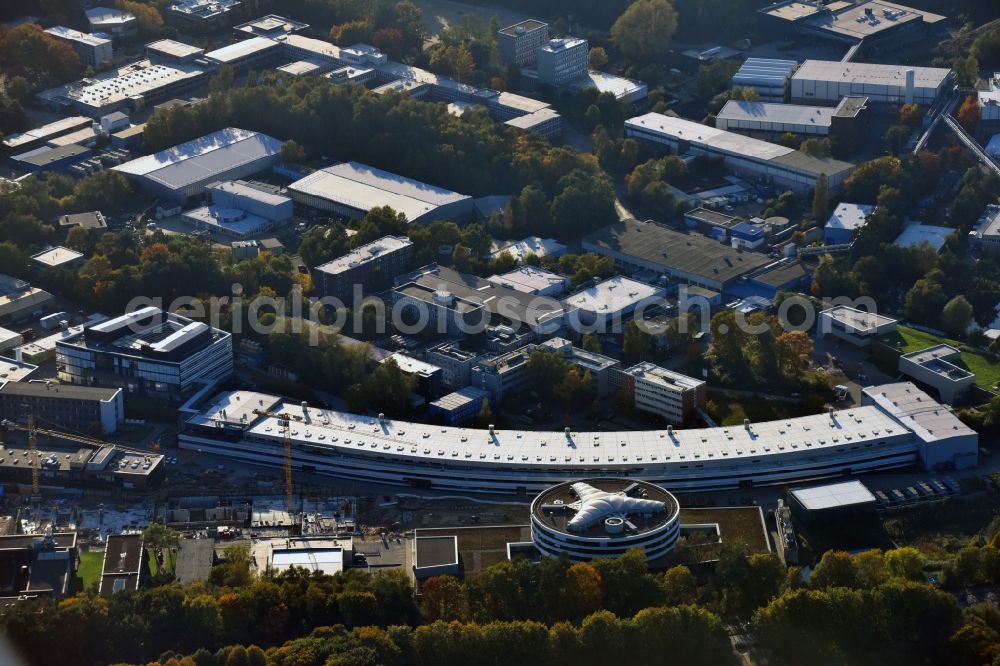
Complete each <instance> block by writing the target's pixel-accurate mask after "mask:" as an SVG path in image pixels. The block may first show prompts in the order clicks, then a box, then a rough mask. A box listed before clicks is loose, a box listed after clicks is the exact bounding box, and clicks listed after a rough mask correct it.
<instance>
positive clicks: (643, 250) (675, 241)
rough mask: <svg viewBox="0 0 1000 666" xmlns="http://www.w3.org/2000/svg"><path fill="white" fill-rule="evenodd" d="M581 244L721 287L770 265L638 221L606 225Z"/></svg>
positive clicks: (701, 238) (709, 241)
mask: <svg viewBox="0 0 1000 666" xmlns="http://www.w3.org/2000/svg"><path fill="white" fill-rule="evenodd" d="M583 242H585V243H591V244H593V245H596V246H598V247H600V248H603V249H605V250H609V251H613V252H616V253H621V254H625V255H629V256H633V257H636V258H638V259H641V260H643V261H646V262H648V263H651V264H656V265H659V266H662V267H663V268H664V269H666V270H670V271H679V272H683V273H688V274H691V275H695V276H697V277H701V278H705V279H707V280H711V281H713V282H715V281H717V282H721V283H722V284H726V283H728V282H731V281H732V280H735V279H737V278H739V277H741V276H743V275H746V274H747V273H749V272H751V271H754V270H756V269H758V268H761V267H762V266H766V265H767V264H768V263H770V262H771V260H770V259H769V258H768V257H766V256H765V255H763V254H760V253H757V252H743V251H740V250H736V249H734V248H732V247H729V246H727V245H723V244H722V243H719V242H716V241H714V240H712V239H710V238H706V237H705V236H702V235H701V234H687V233H682V232H679V231H674V230H673V229H670V228H668V227H665V226H663V225H660V224H656V223H655V222H639V221H638V220H622V221H621V222H617V223H615V224H612V225H609V226H607V227H604V228H603V229H599V230H597V231H595V232H593V233H591V234H589V235H587V236H585V237H584V239H583Z"/></svg>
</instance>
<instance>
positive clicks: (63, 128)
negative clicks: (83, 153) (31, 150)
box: [3, 116, 94, 149]
mask: <svg viewBox="0 0 1000 666" xmlns="http://www.w3.org/2000/svg"><path fill="white" fill-rule="evenodd" d="M93 122H94V120H93V118H88V117H87V116H70V117H68V118H60V119H59V120H56V121H53V122H51V123H47V124H45V125H42V126H41V127H36V128H34V129H30V130H28V131H27V132H21V133H20V134H10V135H8V136H5V137H4V138H3V145H5V146H7V147H8V148H11V149H17V148H19V147H21V146H23V145H25V144H27V143H31V142H33V141H43V140H45V139H46V138H48V137H51V136H55V135H58V134H65V133H66V132H71V131H73V130H76V129H80V128H82V127H89V126H90V125H91V124H92V123H93Z"/></svg>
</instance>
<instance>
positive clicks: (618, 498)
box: [566, 481, 667, 532]
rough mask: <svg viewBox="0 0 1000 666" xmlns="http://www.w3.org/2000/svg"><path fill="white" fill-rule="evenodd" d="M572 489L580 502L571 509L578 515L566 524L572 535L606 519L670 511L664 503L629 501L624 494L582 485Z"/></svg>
mask: <svg viewBox="0 0 1000 666" xmlns="http://www.w3.org/2000/svg"><path fill="white" fill-rule="evenodd" d="M571 488H572V489H573V492H574V493H576V496H577V497H579V498H580V500H579V501H578V502H573V503H572V504H570V505H569V508H571V509H576V515H575V516H573V517H572V518H571V519H570V520H569V522H567V523H566V528H567V529H569V530H570V531H573V532H583V531H584V530H586V529H588V528H590V527H592V526H594V525H595V524H597V523H599V522H602V521H604V520H605V519H607V518H621V519H622V520H626V519H627V518H628V516H629V515H630V514H631V515H649V514H654V513H663V512H665V511H666V510H667V507H666V505H665V504H664V503H663V502H659V501H657V500H650V499H642V498H639V497H630V496H628V495H626V494H625V492H624V491H622V492H613V493H609V492H607V491H604V490H598V489H597V488H595V487H594V486H592V485H590V484H589V483H584V482H582V481H578V482H577V483H574V484H573V485H572V486H571Z"/></svg>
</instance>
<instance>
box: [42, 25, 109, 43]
mask: <svg viewBox="0 0 1000 666" xmlns="http://www.w3.org/2000/svg"><path fill="white" fill-rule="evenodd" d="M45 32H47V33H49V34H50V35H52V36H54V37H60V38H62V39H68V40H70V41H72V42H79V43H80V44H86V45H87V46H104V45H105V44H110V43H111V40H110V39H105V38H104V37H98V36H97V35H92V34H90V33H86V32H80V31H79V30H73V29H72V28H67V27H66V26H64V25H54V26H52V27H51V28H48V29H47V30H46V31H45Z"/></svg>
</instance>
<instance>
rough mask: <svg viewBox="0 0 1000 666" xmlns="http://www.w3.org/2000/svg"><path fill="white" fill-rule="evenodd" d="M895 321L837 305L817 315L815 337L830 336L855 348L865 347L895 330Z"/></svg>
mask: <svg viewBox="0 0 1000 666" xmlns="http://www.w3.org/2000/svg"><path fill="white" fill-rule="evenodd" d="M896 323H897V322H896V320H895V319H892V318H891V317H885V316H883V315H880V314H876V313H874V312H866V311H864V310H858V309H857V308H852V307H848V306H846V305H838V306H836V307H832V308H830V309H828V310H823V311H822V312H820V313H819V322H818V323H817V326H816V335H817V336H823V335H832V336H834V337H835V338H840V339H841V340H844V341H845V342H850V343H851V344H853V345H855V346H857V347H867V346H868V345H870V344H871V343H872V341H874V340H875V339H876V338H878V337H879V336H881V335H886V334H887V333H892V332H893V331H895V330H896Z"/></svg>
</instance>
